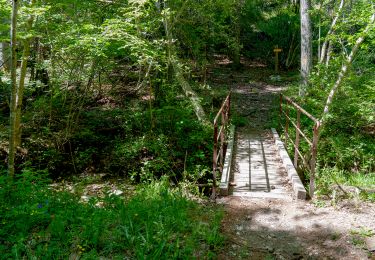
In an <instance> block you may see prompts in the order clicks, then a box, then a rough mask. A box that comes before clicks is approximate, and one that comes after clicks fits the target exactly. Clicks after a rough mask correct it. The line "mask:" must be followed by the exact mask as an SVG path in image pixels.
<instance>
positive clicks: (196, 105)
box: [163, 14, 207, 122]
mask: <svg viewBox="0 0 375 260" xmlns="http://www.w3.org/2000/svg"><path fill="white" fill-rule="evenodd" d="M166 16H167V15H166V14H164V17H163V23H164V29H165V34H166V36H167V41H168V45H167V46H168V47H167V52H168V63H169V66H171V68H173V70H174V74H175V77H176V79H177V82H178V83H179V84H180V86H181V87H182V89H183V91H184V93H185V96H186V97H188V98H189V99H190V102H191V104H192V106H193V109H194V111H195V115H196V116H197V118H198V120H199V121H203V122H206V121H207V118H206V113H205V112H204V110H203V107H202V105H201V104H200V100H199V97H198V95H197V93H195V91H194V90H193V89H192V88H191V86H190V84H189V83H188V82H187V81H186V79H185V77H184V74H183V70H182V68H181V65H180V64H181V63H180V62H179V60H178V57H177V54H176V53H175V50H174V46H173V37H172V32H171V29H170V28H169V22H168V18H167V17H166Z"/></svg>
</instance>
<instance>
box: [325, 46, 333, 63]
mask: <svg viewBox="0 0 375 260" xmlns="http://www.w3.org/2000/svg"><path fill="white" fill-rule="evenodd" d="M331 53H332V41H329V42H328V49H327V57H326V66H327V67H328V65H329V61H330V59H331Z"/></svg>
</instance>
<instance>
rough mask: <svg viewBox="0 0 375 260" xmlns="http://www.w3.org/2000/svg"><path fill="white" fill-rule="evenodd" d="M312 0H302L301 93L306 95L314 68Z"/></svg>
mask: <svg viewBox="0 0 375 260" xmlns="http://www.w3.org/2000/svg"><path fill="white" fill-rule="evenodd" d="M309 10H310V0H301V7H300V15H301V78H302V84H301V86H300V89H299V95H300V96H304V95H305V93H306V88H307V85H308V80H309V75H310V72H311V69H312V33H311V21H310V14H309Z"/></svg>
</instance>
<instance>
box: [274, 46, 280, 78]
mask: <svg viewBox="0 0 375 260" xmlns="http://www.w3.org/2000/svg"><path fill="white" fill-rule="evenodd" d="M281 51H282V49H280V48H279V46H278V45H276V48H275V49H273V52H274V53H275V72H276V74H278V73H279V52H281Z"/></svg>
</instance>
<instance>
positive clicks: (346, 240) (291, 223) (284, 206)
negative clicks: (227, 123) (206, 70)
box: [211, 58, 375, 259]
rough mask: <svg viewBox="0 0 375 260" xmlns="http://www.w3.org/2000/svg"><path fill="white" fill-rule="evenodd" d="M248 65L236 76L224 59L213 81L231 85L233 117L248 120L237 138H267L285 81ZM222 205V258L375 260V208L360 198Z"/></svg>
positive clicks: (244, 200) (225, 200) (229, 200)
mask: <svg viewBox="0 0 375 260" xmlns="http://www.w3.org/2000/svg"><path fill="white" fill-rule="evenodd" d="M243 65H244V67H243V70H242V71H240V72H233V71H232V70H231V69H230V64H229V62H228V60H225V59H224V58H222V59H219V60H218V61H217V63H216V65H215V68H214V69H216V70H221V71H222V72H223V73H222V74H221V76H220V77H219V78H215V79H214V80H212V82H211V83H212V85H215V84H227V85H229V86H230V87H231V89H232V92H233V101H232V104H233V108H234V109H233V110H234V114H235V115H236V116H240V117H242V118H246V121H247V122H248V123H247V124H246V125H245V126H243V127H239V128H237V130H236V131H237V138H238V135H243V134H244V133H247V132H251V133H256V134H261V135H263V136H265V137H264V138H267V135H268V132H267V129H269V128H270V127H271V125H272V120H274V119H273V118H274V117H275V113H277V97H278V93H279V92H280V91H282V89H283V88H284V86H285V82H284V83H281V82H280V83H275V82H272V79H273V76H272V71H269V70H267V69H266V68H265V66H264V65H263V64H261V63H257V62H247V61H243ZM274 79H276V80H277V79H278V78H274ZM283 84H284V86H283ZM234 167H235V166H234ZM217 202H218V203H219V204H222V205H223V207H224V209H225V217H224V220H223V223H222V229H223V232H224V234H225V236H226V238H227V243H226V246H225V250H224V251H223V253H222V254H221V255H220V256H219V258H220V259H375V255H374V253H373V252H371V251H370V250H369V249H368V246H367V244H366V242H367V243H368V244H371V243H373V242H371V240H374V232H375V207H374V205H373V204H370V203H366V202H363V201H360V200H359V199H358V198H352V199H342V200H340V201H338V202H337V201H336V202H334V203H333V201H331V200H322V199H321V200H314V201H311V200H307V201H300V200H295V199H294V198H293V197H292V195H291V193H290V196H286V197H283V198H280V199H276V198H253V197H243V196H228V197H222V198H219V199H218V200H217ZM374 249H375V248H374Z"/></svg>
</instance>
